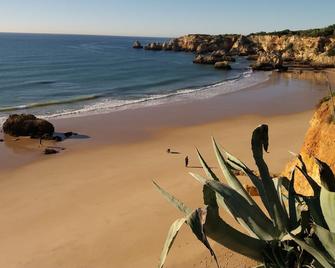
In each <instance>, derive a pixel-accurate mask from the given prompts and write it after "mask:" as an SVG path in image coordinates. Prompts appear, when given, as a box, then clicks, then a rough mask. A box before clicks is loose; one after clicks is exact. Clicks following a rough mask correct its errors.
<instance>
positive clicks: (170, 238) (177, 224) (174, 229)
mask: <svg viewBox="0 0 335 268" xmlns="http://www.w3.org/2000/svg"><path fill="white" fill-rule="evenodd" d="M185 222H186V218H181V219H178V220H176V221H174V223H172V225H171V227H170V229H169V232H168V235H167V237H166V240H165V243H164V246H163V250H162V252H161V256H160V258H159V264H158V267H159V268H162V267H163V266H164V263H165V260H166V257H167V255H168V253H169V251H170V249H171V247H172V245H173V242H174V240H175V238H176V236H177V234H178V232H179V230H180V228H181V227H182V225H183V224H184V223H185Z"/></svg>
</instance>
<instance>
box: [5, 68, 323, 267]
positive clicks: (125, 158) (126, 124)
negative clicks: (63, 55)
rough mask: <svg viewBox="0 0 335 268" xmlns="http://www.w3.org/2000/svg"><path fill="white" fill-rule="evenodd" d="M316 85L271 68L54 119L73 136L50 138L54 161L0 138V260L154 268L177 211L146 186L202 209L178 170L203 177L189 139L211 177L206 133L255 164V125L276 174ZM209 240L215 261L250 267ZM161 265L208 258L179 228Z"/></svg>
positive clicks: (314, 98)
mask: <svg viewBox="0 0 335 268" xmlns="http://www.w3.org/2000/svg"><path fill="white" fill-rule="evenodd" d="M320 81H322V76H320V75H319V74H318V73H313V72H309V73H308V74H306V73H302V74H300V73H298V72H297V73H288V74H282V75H281V74H274V75H273V76H271V78H270V80H269V81H267V82H265V83H263V84H260V85H257V86H255V87H252V88H250V89H247V90H243V92H242V91H240V92H235V93H233V94H229V95H222V96H217V97H215V98H213V99H206V100H196V101H194V102H192V103H183V102H181V103H176V104H169V105H161V106H159V107H158V106H157V107H150V108H146V109H140V110H136V109H133V110H128V111H120V112H114V113H111V114H106V115H97V116H90V117H79V118H72V119H55V120H53V121H52V122H53V123H54V124H55V125H56V129H57V131H60V132H62V131H69V130H71V131H75V132H78V133H79V134H80V135H82V136H80V137H81V139H69V140H67V141H65V142H63V143H60V144H59V146H63V147H65V148H66V150H64V151H63V152H61V153H60V154H58V155H54V156H43V155H41V147H39V145H38V144H37V143H36V142H35V143H32V144H31V143H30V144H29V145H27V144H28V143H29V142H30V141H25V140H20V141H17V142H19V143H21V145H20V146H18V143H16V144H15V142H14V141H13V140H7V141H6V142H5V143H3V144H1V146H2V147H1V148H3V149H4V150H2V152H1V155H0V159H1V170H2V172H1V173H0V208H1V211H2V214H1V216H0V240H1V243H0V267H6V268H22V267H24V268H56V267H62V268H66V267H69V268H91V267H99V268H104V267H156V265H157V262H158V258H159V255H160V251H161V248H162V245H163V242H164V240H165V237H166V234H167V231H168V228H169V226H170V224H171V223H172V222H173V221H174V220H175V219H176V218H178V217H180V216H181V215H180V214H179V213H178V212H177V211H176V210H175V209H174V208H173V207H171V206H170V205H169V204H168V203H167V202H166V201H165V200H164V199H163V198H162V197H161V196H160V194H159V193H158V192H157V191H156V190H155V189H154V187H153V185H152V182H151V181H152V180H153V179H154V180H156V181H157V182H158V183H159V184H160V185H161V186H163V187H164V188H165V189H167V190H168V191H170V192H171V193H173V194H175V195H176V196H177V197H179V198H180V199H182V200H184V201H185V203H187V204H189V205H190V206H192V207H194V208H196V207H199V206H201V205H202V195H201V193H202V189H201V186H200V185H199V184H198V183H197V182H196V181H194V180H193V179H192V178H191V177H190V176H189V175H188V172H190V171H191V172H196V173H202V170H201V169H200V168H199V163H198V161H197V159H196V155H195V146H196V147H197V148H199V150H200V151H201V152H202V153H203V155H204V156H205V157H206V159H208V161H209V163H210V165H211V166H213V167H214V170H215V171H217V172H218V174H219V169H218V166H217V163H216V161H215V156H214V153H213V150H212V147H211V141H210V137H211V136H215V138H216V139H217V140H218V141H219V142H220V143H221V144H222V145H223V146H224V147H225V148H226V149H227V150H228V151H230V152H232V153H233V154H235V155H236V156H238V157H239V158H240V159H243V160H244V161H245V162H246V163H247V164H248V165H250V166H251V167H253V168H254V163H253V160H252V155H251V150H250V135H251V132H252V130H253V129H254V128H255V127H256V126H257V125H259V124H261V123H266V124H268V125H269V129H270V148H269V151H270V153H269V154H267V155H266V160H267V162H268V163H269V166H270V170H271V171H272V172H273V173H279V172H281V171H282V170H283V168H284V166H285V164H286V163H287V161H288V160H290V159H291V156H290V154H289V153H288V151H295V152H298V151H299V149H300V147H301V145H302V143H303V137H304V135H305V133H306V130H307V129H308V125H309V120H310V118H311V117H312V114H313V109H314V106H315V105H316V103H317V102H318V100H319V99H320V98H321V97H322V96H324V95H325V94H327V91H326V89H325V87H324V84H322V83H320ZM97 118H98V119H99V120H97ZM13 143H14V144H13ZM167 148H170V149H171V150H172V151H173V152H175V153H173V154H167V153H166V150H167ZM27 151H28V152H27ZM18 155H20V156H18ZM186 155H188V156H189V158H190V167H189V168H185V167H184V162H183V160H184V157H185V156H186ZM229 222H231V223H232V224H234V221H233V219H230V220H229ZM211 243H212V244H213V246H214V249H215V250H216V252H217V253H218V257H219V261H220V262H221V264H222V267H251V266H252V265H255V262H253V261H251V260H248V259H247V258H245V257H243V256H240V255H237V254H235V253H232V252H231V251H229V250H227V249H224V248H223V247H221V246H218V245H216V244H215V243H214V242H213V241H211ZM166 267H176V268H178V267H215V265H214V262H213V261H212V260H211V258H210V255H209V253H207V252H206V249H205V248H204V247H203V246H202V245H201V244H200V243H198V241H197V239H196V238H194V237H193V235H192V234H191V232H190V231H189V230H188V229H187V228H186V227H185V228H182V231H181V233H180V236H179V237H178V238H177V240H176V241H175V245H174V247H173V248H172V250H171V254H170V255H169V257H168V260H167V263H166Z"/></svg>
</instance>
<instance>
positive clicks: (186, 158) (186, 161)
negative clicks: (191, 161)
mask: <svg viewBox="0 0 335 268" xmlns="http://www.w3.org/2000/svg"><path fill="white" fill-rule="evenodd" d="M185 167H188V156H186V157H185Z"/></svg>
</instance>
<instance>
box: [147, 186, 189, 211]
mask: <svg viewBox="0 0 335 268" xmlns="http://www.w3.org/2000/svg"><path fill="white" fill-rule="evenodd" d="M152 183H153V184H154V185H155V187H156V188H157V190H158V191H159V192H160V193H161V194H162V195H163V197H164V198H165V199H166V200H167V201H169V203H171V204H172V205H173V206H174V207H176V208H177V209H178V210H179V211H180V212H182V213H183V214H184V215H188V214H190V213H191V212H192V209H191V208H189V207H187V206H186V205H185V204H184V203H183V202H181V201H180V200H178V199H177V198H176V197H174V196H173V195H172V194H170V193H168V192H167V191H165V190H164V189H163V188H162V187H160V186H159V185H158V184H157V183H156V182H155V181H152Z"/></svg>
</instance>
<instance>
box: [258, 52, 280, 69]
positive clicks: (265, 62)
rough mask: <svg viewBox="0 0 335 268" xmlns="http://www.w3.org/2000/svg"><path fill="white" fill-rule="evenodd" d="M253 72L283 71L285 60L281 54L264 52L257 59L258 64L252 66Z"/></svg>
mask: <svg viewBox="0 0 335 268" xmlns="http://www.w3.org/2000/svg"><path fill="white" fill-rule="evenodd" d="M252 69H253V70H262V71H270V70H274V69H283V59H282V56H281V54H279V53H275V52H271V53H268V52H262V53H260V54H259V56H258V58H257V62H256V63H255V64H254V65H252Z"/></svg>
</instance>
